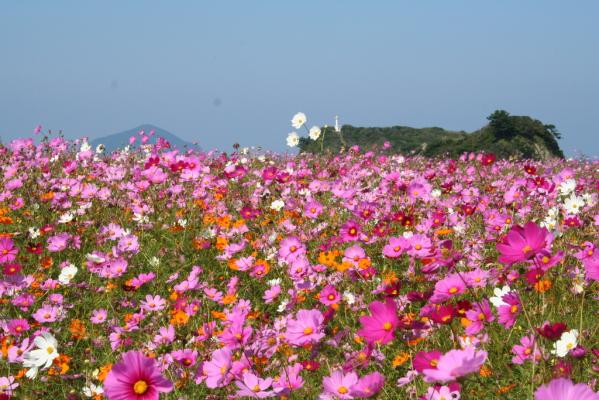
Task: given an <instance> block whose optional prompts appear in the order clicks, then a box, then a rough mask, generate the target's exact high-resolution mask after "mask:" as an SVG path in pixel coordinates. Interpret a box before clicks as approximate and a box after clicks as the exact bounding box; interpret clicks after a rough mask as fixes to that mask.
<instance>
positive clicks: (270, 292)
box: [262, 285, 281, 304]
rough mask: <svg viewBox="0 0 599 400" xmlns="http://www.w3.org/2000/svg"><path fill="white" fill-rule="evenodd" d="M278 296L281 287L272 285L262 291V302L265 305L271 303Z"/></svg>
mask: <svg viewBox="0 0 599 400" xmlns="http://www.w3.org/2000/svg"><path fill="white" fill-rule="evenodd" d="M279 294H281V285H273V286H271V287H269V288H268V289H266V290H265V291H264V296H262V299H264V302H265V303H266V304H269V303H272V302H273V300H274V299H276V298H277V297H278V296H279Z"/></svg>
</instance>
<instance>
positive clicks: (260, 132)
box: [0, 0, 599, 156]
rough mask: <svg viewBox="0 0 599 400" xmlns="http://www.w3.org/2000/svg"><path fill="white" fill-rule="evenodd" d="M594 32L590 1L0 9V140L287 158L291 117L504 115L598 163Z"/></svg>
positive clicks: (416, 120) (450, 120) (31, 4)
mask: <svg viewBox="0 0 599 400" xmlns="http://www.w3.org/2000/svg"><path fill="white" fill-rule="evenodd" d="M597 20H599V1H596V0H586V1H585V0H577V1H565V0H563V1H553V0H537V1H533V0H529V1H521V0H519V1H517V0H503V1H490V0H488V1H481V0H471V1H466V0H451V1H441V0H439V1H432V0H431V1H427V0H421V1H375V0H373V1H368V2H366V1H351V0H344V1H327V0H319V1H310V0H302V1H301V2H300V1H280V0H279V1H257V0H255V1H247V0H245V1H177V0H172V1H166V0H165V1H151V0H144V1H141V0H127V1H122V0H119V1H110V0H103V1H80V0H74V1H65V0H52V1H42V0H38V1H35V0H29V1H22V0H2V7H0V137H2V140H3V141H5V142H6V141H8V140H10V139H12V138H16V137H23V136H32V132H33V129H34V128H35V126H37V125H38V124H41V125H42V126H43V127H44V128H45V129H52V130H59V129H62V130H63V132H64V133H65V135H66V136H67V137H70V138H76V137H80V136H87V137H89V138H91V139H93V138H97V137H101V136H105V135H108V134H112V133H116V132H120V131H124V130H127V129H130V128H133V127H135V126H138V125H140V124H144V123H150V124H154V125H157V126H159V127H161V128H164V129H166V130H168V131H170V132H172V133H174V134H176V135H178V136H179V137H181V138H183V139H185V140H188V141H197V142H199V144H200V145H201V146H202V147H203V148H204V149H213V148H218V149H221V150H227V151H228V150H231V149H232V147H231V146H232V145H233V144H234V143H239V144H241V145H242V146H262V147H263V148H266V149H271V150H276V151H287V149H288V148H287V147H286V143H285V138H286V136H287V134H288V133H289V132H291V131H292V130H293V129H292V127H291V125H290V119H291V117H292V116H293V115H294V114H295V113H296V112H298V111H302V112H304V113H306V115H307V116H308V126H312V125H321V126H322V125H324V124H329V125H332V124H334V116H335V115H339V118H340V122H341V123H342V124H351V125H354V126H392V125H406V126H413V127H430V126H439V127H443V128H446V129H451V130H465V131H474V130H476V129H478V128H480V127H481V126H483V125H484V124H485V123H486V117H487V116H488V115H489V114H490V113H492V112H493V111H494V110H496V109H505V110H507V111H508V112H510V113H511V114H513V115H530V116H532V117H534V118H537V119H539V120H541V121H543V122H544V123H551V124H554V125H556V126H557V128H558V130H559V131H560V132H561V133H562V136H563V139H562V140H561V141H560V146H561V147H562V149H564V151H565V153H566V154H567V155H568V156H576V155H578V154H580V153H582V154H585V155H587V156H597V155H599V128H598V123H599V72H598V71H599V24H597ZM299 133H301V134H303V135H306V132H299Z"/></svg>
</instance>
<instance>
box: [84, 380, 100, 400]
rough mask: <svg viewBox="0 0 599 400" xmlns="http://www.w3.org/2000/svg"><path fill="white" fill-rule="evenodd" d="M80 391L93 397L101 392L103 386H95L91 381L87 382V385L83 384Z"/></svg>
mask: <svg viewBox="0 0 599 400" xmlns="http://www.w3.org/2000/svg"><path fill="white" fill-rule="evenodd" d="M81 391H82V392H83V394H84V395H85V396H87V397H94V396H98V395H101V394H103V393H104V388H103V387H102V386H96V385H94V384H93V383H89V384H88V385H87V386H84V387H83V389H82V390H81Z"/></svg>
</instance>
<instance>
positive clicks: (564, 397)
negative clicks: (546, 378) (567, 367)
mask: <svg viewBox="0 0 599 400" xmlns="http://www.w3.org/2000/svg"><path fill="white" fill-rule="evenodd" d="M535 400H599V394H597V393H595V392H594V391H593V389H591V388H590V387H589V386H588V385H586V384H584V383H578V384H576V385H575V384H574V383H573V382H572V381H571V380H570V379H564V378H557V379H554V380H552V381H551V382H549V383H548V384H546V385H543V386H540V387H539V388H538V389H537V390H536V392H535Z"/></svg>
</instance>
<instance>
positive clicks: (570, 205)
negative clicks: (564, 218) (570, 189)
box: [564, 193, 584, 214]
mask: <svg viewBox="0 0 599 400" xmlns="http://www.w3.org/2000/svg"><path fill="white" fill-rule="evenodd" d="M583 207H584V199H583V198H582V197H579V196H576V195H575V194H574V193H572V195H571V196H570V197H568V198H567V199H566V200H565V201H564V210H566V212H567V213H568V214H578V213H579V212H580V210H581V209H582V208H583Z"/></svg>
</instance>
